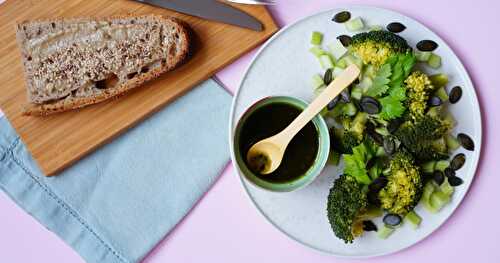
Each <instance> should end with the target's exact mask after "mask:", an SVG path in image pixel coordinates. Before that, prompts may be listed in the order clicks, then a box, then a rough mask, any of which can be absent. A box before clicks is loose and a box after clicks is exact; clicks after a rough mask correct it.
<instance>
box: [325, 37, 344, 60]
mask: <svg viewBox="0 0 500 263" xmlns="http://www.w3.org/2000/svg"><path fill="white" fill-rule="evenodd" d="M328 48H329V49H330V52H331V53H332V55H333V57H334V58H336V59H340V58H341V57H342V56H343V55H344V54H345V53H347V48H345V47H344V45H342V42H340V40H338V39H335V41H334V42H333V43H331V44H329V45H328Z"/></svg>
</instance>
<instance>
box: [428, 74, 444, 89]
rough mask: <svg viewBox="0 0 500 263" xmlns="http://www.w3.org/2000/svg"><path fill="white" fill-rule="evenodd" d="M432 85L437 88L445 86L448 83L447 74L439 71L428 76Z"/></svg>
mask: <svg viewBox="0 0 500 263" xmlns="http://www.w3.org/2000/svg"><path fill="white" fill-rule="evenodd" d="M429 79H430V80H431V82H432V85H433V86H434V87H435V88H436V89H437V88H441V87H444V86H446V84H448V75H446V74H443V73H439V74H434V75H431V76H429Z"/></svg>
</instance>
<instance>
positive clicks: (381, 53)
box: [350, 30, 411, 67]
mask: <svg viewBox="0 0 500 263" xmlns="http://www.w3.org/2000/svg"><path fill="white" fill-rule="evenodd" d="M350 50H351V51H352V52H353V53H355V54H356V55H357V56H358V57H360V58H361V59H362V60H363V62H364V63H365V64H372V65H374V66H377V67H378V66H380V65H382V64H384V63H385V62H386V60H387V59H388V58H389V57H391V56H392V55H395V54H404V53H406V52H409V51H411V47H410V46H409V45H408V43H407V42H406V40H405V39H404V38H402V37H400V36H398V35H396V34H394V33H392V32H389V31H385V30H377V31H370V32H363V33H359V34H356V35H354V36H353V37H352V41H351V44H350Z"/></svg>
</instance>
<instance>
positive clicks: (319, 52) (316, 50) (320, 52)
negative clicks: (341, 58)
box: [309, 46, 325, 58]
mask: <svg viewBox="0 0 500 263" xmlns="http://www.w3.org/2000/svg"><path fill="white" fill-rule="evenodd" d="M309 52H311V53H313V55H314V56H315V57H317V58H319V57H320V56H321V55H324V54H325V51H324V50H323V49H321V48H320V47H318V46H313V47H311V48H310V49H309Z"/></svg>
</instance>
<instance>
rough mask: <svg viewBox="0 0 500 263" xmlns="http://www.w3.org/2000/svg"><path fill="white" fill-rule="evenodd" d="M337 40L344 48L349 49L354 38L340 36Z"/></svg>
mask: <svg viewBox="0 0 500 263" xmlns="http://www.w3.org/2000/svg"><path fill="white" fill-rule="evenodd" d="M337 39H338V40H339V41H340V43H342V45H343V46H344V47H348V46H349V45H350V44H351V41H352V38H351V37H350V36H348V35H340V36H338V37H337Z"/></svg>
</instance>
